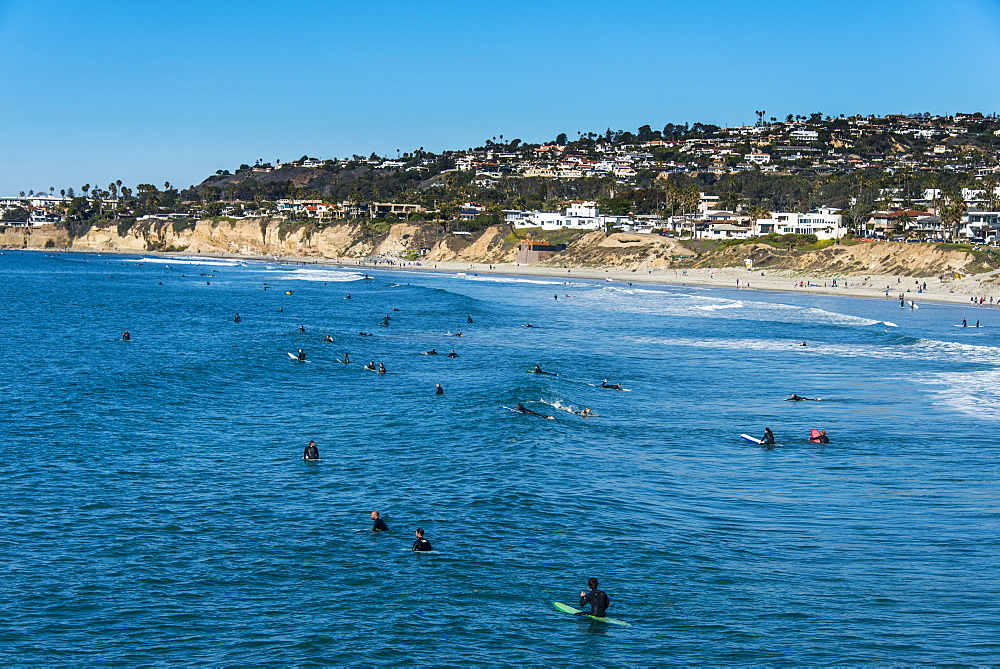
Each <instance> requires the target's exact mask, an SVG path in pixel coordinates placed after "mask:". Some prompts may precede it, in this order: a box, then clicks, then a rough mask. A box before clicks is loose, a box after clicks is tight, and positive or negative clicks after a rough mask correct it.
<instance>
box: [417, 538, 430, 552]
mask: <svg viewBox="0 0 1000 669" xmlns="http://www.w3.org/2000/svg"><path fill="white" fill-rule="evenodd" d="M413 550H415V551H420V552H422V553H423V552H426V551H430V550H434V549H433V548H431V542H429V541H427V539H424V538H423V537H420V538H419V539H417V540H416V541H414V542H413Z"/></svg>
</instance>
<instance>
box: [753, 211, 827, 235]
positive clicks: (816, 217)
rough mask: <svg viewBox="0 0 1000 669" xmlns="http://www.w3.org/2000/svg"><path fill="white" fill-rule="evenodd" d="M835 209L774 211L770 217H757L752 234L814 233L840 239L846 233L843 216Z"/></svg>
mask: <svg viewBox="0 0 1000 669" xmlns="http://www.w3.org/2000/svg"><path fill="white" fill-rule="evenodd" d="M834 211H837V210H836V209H831V208H829V207H822V208H820V209H818V210H816V211H810V212H809V213H806V214H799V213H795V212H774V213H772V214H771V217H770V218H759V219H757V220H756V221H754V223H753V226H752V228H753V234H754V235H755V236H759V235H769V234H772V233H774V234H778V235H790V234H796V235H816V238H817V239H840V238H841V237H843V236H844V235H845V234H847V228H846V227H845V226H844V217H843V216H841V215H840V214H835V213H833V212H834Z"/></svg>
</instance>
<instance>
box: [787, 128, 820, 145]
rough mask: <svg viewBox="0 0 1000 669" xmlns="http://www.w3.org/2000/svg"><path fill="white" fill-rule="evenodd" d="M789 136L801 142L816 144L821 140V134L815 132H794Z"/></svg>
mask: <svg viewBox="0 0 1000 669" xmlns="http://www.w3.org/2000/svg"><path fill="white" fill-rule="evenodd" d="M788 136H789V137H791V138H792V139H797V140H799V141H800V142H815V141H816V140H818V139H819V133H818V132H816V131H815V130H792V131H791V132H790V133H788Z"/></svg>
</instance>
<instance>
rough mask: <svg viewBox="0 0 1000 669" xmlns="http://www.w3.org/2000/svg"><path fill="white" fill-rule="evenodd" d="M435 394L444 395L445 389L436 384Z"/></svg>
mask: <svg viewBox="0 0 1000 669" xmlns="http://www.w3.org/2000/svg"><path fill="white" fill-rule="evenodd" d="M434 394H435V395H444V388H442V387H441V384H440V383H435V384H434Z"/></svg>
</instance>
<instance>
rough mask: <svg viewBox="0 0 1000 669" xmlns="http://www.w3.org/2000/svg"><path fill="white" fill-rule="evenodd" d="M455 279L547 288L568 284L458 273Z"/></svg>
mask: <svg viewBox="0 0 1000 669" xmlns="http://www.w3.org/2000/svg"><path fill="white" fill-rule="evenodd" d="M455 278H456V279H465V280H466V281H485V282H489V283H535V284H541V285H547V286H561V285H564V284H567V283H569V282H568V281H543V280H540V279H516V278H513V277H502V276H472V275H470V274H463V273H461V272H459V273H458V274H456V275H455Z"/></svg>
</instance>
